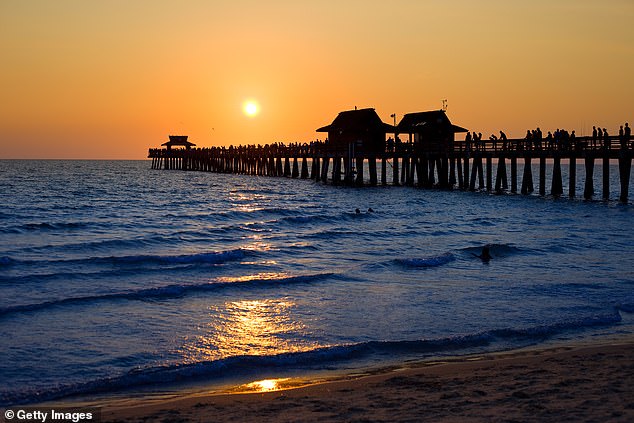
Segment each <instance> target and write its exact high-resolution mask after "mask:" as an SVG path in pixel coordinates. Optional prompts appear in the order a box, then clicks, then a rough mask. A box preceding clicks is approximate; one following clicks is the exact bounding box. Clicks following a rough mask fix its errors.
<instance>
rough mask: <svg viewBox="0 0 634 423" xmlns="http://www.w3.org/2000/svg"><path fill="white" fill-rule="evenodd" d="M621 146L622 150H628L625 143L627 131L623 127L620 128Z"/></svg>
mask: <svg viewBox="0 0 634 423" xmlns="http://www.w3.org/2000/svg"><path fill="white" fill-rule="evenodd" d="M619 144H621V148H622V149H623V150H625V149H626V148H627V143H626V142H625V131H624V130H623V125H621V127H620V128H619Z"/></svg>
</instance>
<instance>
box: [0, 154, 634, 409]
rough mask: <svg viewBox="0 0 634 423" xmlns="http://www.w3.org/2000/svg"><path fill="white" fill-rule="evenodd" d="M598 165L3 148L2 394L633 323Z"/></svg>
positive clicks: (571, 334) (626, 272)
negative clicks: (310, 164) (159, 160)
mask: <svg viewBox="0 0 634 423" xmlns="http://www.w3.org/2000/svg"><path fill="white" fill-rule="evenodd" d="M613 168H614V169H612V171H611V174H612V175H613V176H614V178H615V179H614V181H613V183H612V187H611V189H612V190H613V193H612V195H611V198H613V199H617V198H618V194H619V186H618V180H617V179H616V178H617V177H618V169H617V167H616V166H613ZM549 172H550V170H549ZM577 173H578V175H579V176H580V178H579V179H580V180H579V181H578V185H579V186H578V188H577V193H578V194H581V193H583V180H582V179H583V173H582V172H581V166H580V169H579V171H578V172H577ZM566 174H567V171H566V169H565V168H564V176H565V175H566ZM534 175H538V173H537V169H535V170H534ZM595 175H596V177H597V180H596V182H595V187H597V195H596V198H597V200H595V201H583V200H581V199H578V198H577V199H572V200H571V199H568V198H566V197H562V198H559V199H556V198H551V197H545V198H540V197H538V196H537V195H530V196H522V195H511V194H505V195H492V194H490V193H486V192H460V191H458V190H454V191H439V190H424V189H417V188H412V187H375V188H370V187H364V188H351V187H334V186H329V185H323V184H321V183H315V182H313V181H310V180H299V179H289V178H270V177H255V176H246V175H229V174H215V173H204V172H183V171H162V170H151V169H150V163H149V162H148V161H72V160H67V161H56V160H50V161H28V160H10V161H9V160H3V161H0V187H1V188H2V189H1V190H0V198H1V200H2V201H1V204H2V205H1V206H0V339H2V340H3V342H2V343H0V406H11V405H16V404H24V403H33V402H39V401H46V400H65V399H68V398H71V397H76V396H80V397H81V396H90V395H98V394H104V395H109V394H117V393H121V392H137V391H143V390H146V391H152V390H155V391H166V390H169V389H171V388H170V387H173V386H178V385H179V384H192V383H193V384H195V383H200V384H213V383H220V382H221V381H222V382H223V383H227V381H233V380H235V381H236V383H238V382H240V383H242V382H245V381H253V380H258V379H264V378H268V377H284V376H287V375H298V374H309V373H311V372H321V371H326V370H328V371H332V372H344V373H345V372H358V371H361V370H362V369H367V368H368V367H373V366H387V365H391V364H393V363H403V362H409V361H410V360H424V359H438V358H442V357H447V356H455V355H464V354H473V353H478V354H479V353H489V352H494V351H505V350H512V349H516V348H523V347H540V346H544V345H548V344H549V343H556V342H564V343H583V342H594V341H596V340H599V339H611V338H618V337H619V336H623V335H628V334H632V333H634V316H633V314H632V313H634V255H633V253H634V231H633V230H632V228H633V226H632V222H633V221H634V206H633V205H632V203H631V202H630V204H626V205H624V204H619V203H618V202H616V201H608V202H604V201H600V196H601V192H600V188H601V183H600V179H599V178H600V175H601V166H600V163H597V167H596V168H595ZM633 178H634V175H633ZM520 179H521V175H520ZM520 182H521V181H520ZM630 186H631V187H634V182H633V183H631V184H630ZM564 187H567V182H566V181H564ZM564 189H565V190H566V188H564ZM631 189H632V188H631ZM547 191H549V190H547ZM566 194H567V192H564V195H566ZM630 198H634V195H633V193H632V192H630ZM355 209H359V211H360V212H359V213H357V212H356V211H355ZM369 209H371V210H369ZM485 245H490V246H491V255H492V256H493V258H492V259H491V260H490V261H488V262H483V261H482V260H480V259H479V258H478V257H477V256H478V255H479V254H480V253H481V251H482V247H483V246H485Z"/></svg>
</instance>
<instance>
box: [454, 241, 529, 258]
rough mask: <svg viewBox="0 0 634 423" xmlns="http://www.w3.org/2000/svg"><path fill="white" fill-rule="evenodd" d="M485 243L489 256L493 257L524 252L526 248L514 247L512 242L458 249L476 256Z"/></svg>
mask: <svg viewBox="0 0 634 423" xmlns="http://www.w3.org/2000/svg"><path fill="white" fill-rule="evenodd" d="M485 245H488V246H489V252H490V253H491V256H493V258H496V257H498V258H504V257H510V256H514V255H517V254H524V253H525V252H526V250H524V249H522V248H519V247H516V246H514V245H512V244H483V245H482V246H479V247H467V248H462V249H461V250H460V251H461V252H462V253H466V254H468V255H476V256H477V255H479V254H481V253H482V247H484V246H485Z"/></svg>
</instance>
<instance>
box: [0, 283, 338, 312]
mask: <svg viewBox="0 0 634 423" xmlns="http://www.w3.org/2000/svg"><path fill="white" fill-rule="evenodd" d="M332 277H337V275H336V274H335V273H317V274H310V275H299V276H287V277H279V278H271V277H261V278H250V279H246V280H240V279H239V278H236V280H231V281H225V280H219V281H216V282H209V283H203V284H191V285H183V284H175V285H167V286H161V287H155V288H146V289H139V290H132V291H123V292H113V293H110V294H101V295H87V296H82V297H70V298H62V299H59V300H52V301H45V302H41V303H34V304H23V305H17V306H11V307H4V308H0V318H2V317H4V316H7V315H11V314H15V313H26V312H32V311H40V310H44V309H49V308H52V307H60V306H68V305H80V304H91V303H97V302H101V301H116V300H131V301H147V300H157V299H170V298H180V297H183V296H185V295H187V294H190V293H195V292H212V291H219V290H223V289H227V288H243V289H253V288H265V287H271V286H280V285H290V284H302V283H312V282H315V281H319V280H324V279H328V278H332Z"/></svg>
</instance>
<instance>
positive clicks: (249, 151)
mask: <svg viewBox="0 0 634 423" xmlns="http://www.w3.org/2000/svg"><path fill="white" fill-rule="evenodd" d="M613 141H618V143H619V144H618V145H619V147H620V148H621V149H624V150H625V149H633V150H634V142H632V132H631V128H630V125H629V123H627V122H626V123H625V124H624V125H621V126H620V128H619V131H618V136H611V135H610V134H609V133H608V131H607V129H606V128H602V127H600V126H593V127H592V135H591V136H588V137H577V134H576V133H575V131H574V130H572V131H568V130H566V129H560V128H557V129H556V130H555V131H554V132H551V131H547V133H546V135H545V136H544V134H543V132H542V130H541V129H540V128H539V127H537V128H535V129H529V130H527V131H526V135H525V137H524V138H523V139H514V140H510V139H509V138H508V137H507V135H506V134H505V133H504V131H499V135H495V134H491V135H490V136H489V138H488V140H487V141H483V139H482V133H481V132H475V131H472V132H467V134H466V136H465V139H464V144H462V145H460V143H457V146H456V147H457V148H458V149H460V150H462V149H463V148H464V149H465V150H466V151H488V150H490V149H493V150H494V151H498V150H502V151H532V150H537V151H542V150H546V151H579V150H583V149H587V148H592V149H601V148H603V149H612V148H613ZM415 149H416V146H415V143H411V142H403V141H401V139H400V138H399V136H398V135H396V136H395V137H394V138H391V137H390V138H388V140H387V141H386V143H385V152H386V153H407V152H411V151H414V150H415ZM166 151H169V149H168V150H162V149H150V155H151V156H154V157H159V156H161V155H162V154H164V153H165V152H166ZM190 151H191V153H190V154H192V155H200V156H207V157H208V156H213V157H230V156H235V155H246V156H249V157H266V156H281V155H283V156H295V157H299V156H304V157H306V156H311V155H318V154H320V153H323V152H325V151H329V143H328V139H326V140H325V141H321V140H315V141H311V142H309V143H306V142H304V143H300V142H292V143H288V144H286V143H283V142H274V143H271V144H264V145H262V144H257V145H255V144H251V145H238V146H233V145H230V146H228V147H204V148H193V149H191V150H190Z"/></svg>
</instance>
